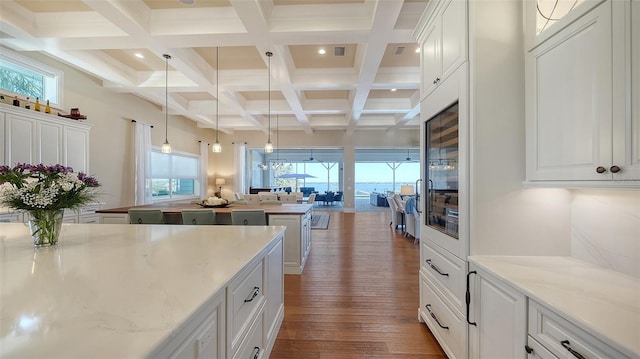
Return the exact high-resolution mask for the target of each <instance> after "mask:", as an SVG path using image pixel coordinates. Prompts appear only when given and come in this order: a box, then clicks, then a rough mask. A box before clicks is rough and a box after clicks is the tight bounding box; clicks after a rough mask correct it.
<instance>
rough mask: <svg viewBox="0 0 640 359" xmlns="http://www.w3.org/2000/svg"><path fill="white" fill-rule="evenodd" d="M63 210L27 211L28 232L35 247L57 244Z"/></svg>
mask: <svg viewBox="0 0 640 359" xmlns="http://www.w3.org/2000/svg"><path fill="white" fill-rule="evenodd" d="M63 216H64V209H38V210H32V211H29V231H30V232H31V238H32V239H33V245H34V246H36V247H44V246H52V245H55V244H57V243H58V238H59V237H60V228H61V227H62V217H63Z"/></svg>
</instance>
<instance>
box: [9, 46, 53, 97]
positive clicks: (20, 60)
mask: <svg viewBox="0 0 640 359" xmlns="http://www.w3.org/2000/svg"><path fill="white" fill-rule="evenodd" d="M0 61H3V62H8V63H11V64H12V65H14V66H17V67H21V68H23V69H25V70H28V71H32V72H35V73H38V74H40V75H42V76H43V77H44V79H45V80H44V82H45V83H44V86H43V91H44V96H43V97H44V98H41V99H40V100H41V103H46V102H47V100H49V106H51V107H55V108H60V109H62V108H64V91H63V89H64V71H61V70H58V69H56V68H54V67H51V66H48V65H45V64H44V63H41V62H39V61H37V60H34V59H31V58H28V57H26V56H23V55H20V54H19V53H17V52H15V51H12V50H10V49H7V48H3V49H2V51H0ZM0 90H2V91H3V92H5V93H6V94H8V95H10V96H16V95H17V96H18V97H22V98H24V97H26V95H24V94H19V93H15V92H12V91H10V90H8V89H4V88H0ZM52 90H53V91H55V92H56V93H55V96H56V100H55V101H54V100H52V99H51V98H46V97H47V94H49V93H50V91H52ZM50 97H51V96H50ZM33 101H35V99H33Z"/></svg>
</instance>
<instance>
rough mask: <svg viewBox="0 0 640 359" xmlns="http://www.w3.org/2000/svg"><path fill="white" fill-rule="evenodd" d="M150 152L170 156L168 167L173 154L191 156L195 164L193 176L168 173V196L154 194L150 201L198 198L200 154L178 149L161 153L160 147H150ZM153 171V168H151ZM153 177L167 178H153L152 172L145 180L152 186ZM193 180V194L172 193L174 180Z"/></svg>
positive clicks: (160, 201)
mask: <svg viewBox="0 0 640 359" xmlns="http://www.w3.org/2000/svg"><path fill="white" fill-rule="evenodd" d="M151 152H152V154H154V153H157V154H161V155H163V156H170V167H171V164H172V162H171V161H173V157H175V156H179V157H188V158H192V159H195V160H196V165H195V169H196V172H195V177H193V178H192V177H183V176H181V177H178V176H175V175H174V174H173V173H170V176H169V178H168V180H169V195H168V196H163V197H160V198H158V197H156V196H153V195H152V196H151V197H152V201H153V203H162V202H172V201H180V200H192V199H200V193H199V192H200V173H199V171H200V156H199V155H194V154H192V153H187V152H180V151H172V152H171V153H162V149H161V148H160V147H156V146H154V147H152V149H151ZM151 168H153V156H151ZM151 171H152V172H153V169H152V170H151ZM154 179H156V180H157V179H167V178H155V177H154V176H153V174H152V175H151V177H150V178H148V179H147V180H148V181H149V182H150V183H151V185H152V187H153V180H154ZM185 179H186V180H193V181H194V185H193V194H189V195H176V194H174V193H173V190H172V188H173V183H174V181H176V180H185Z"/></svg>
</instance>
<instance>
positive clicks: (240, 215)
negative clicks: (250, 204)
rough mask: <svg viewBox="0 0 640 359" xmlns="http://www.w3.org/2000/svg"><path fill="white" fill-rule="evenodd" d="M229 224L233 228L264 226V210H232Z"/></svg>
mask: <svg viewBox="0 0 640 359" xmlns="http://www.w3.org/2000/svg"><path fill="white" fill-rule="evenodd" d="M231 224H232V225H234V226H266V225H267V215H266V213H265V211H264V209H232V210H231Z"/></svg>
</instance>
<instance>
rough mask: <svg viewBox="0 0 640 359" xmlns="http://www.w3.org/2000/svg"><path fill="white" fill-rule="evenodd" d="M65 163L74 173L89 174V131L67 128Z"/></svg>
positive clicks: (65, 134) (65, 133) (65, 135)
mask: <svg viewBox="0 0 640 359" xmlns="http://www.w3.org/2000/svg"><path fill="white" fill-rule="evenodd" d="M62 148H63V149H64V163H66V164H67V166H69V167H72V168H73V171H74V172H84V173H89V131H87V130H84V129H78V128H70V127H68V128H66V129H65V132H64V146H63V147H62Z"/></svg>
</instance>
